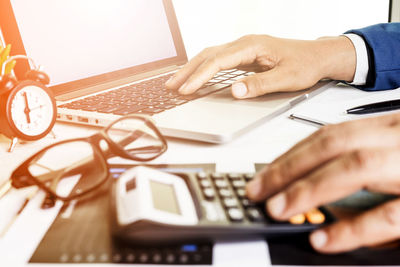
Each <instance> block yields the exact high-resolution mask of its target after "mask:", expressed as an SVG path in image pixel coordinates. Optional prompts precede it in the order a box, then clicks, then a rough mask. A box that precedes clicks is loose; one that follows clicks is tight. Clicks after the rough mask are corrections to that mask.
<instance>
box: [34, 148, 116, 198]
mask: <svg viewBox="0 0 400 267" xmlns="http://www.w3.org/2000/svg"><path fill="white" fill-rule="evenodd" d="M28 170H29V172H30V174H31V175H32V176H33V177H34V178H35V179H37V180H38V181H39V182H41V183H42V184H43V185H44V186H45V187H46V188H47V189H48V190H49V191H51V192H53V193H54V194H56V195H57V196H61V197H70V198H72V197H74V196H76V195H78V194H81V193H84V192H87V191H89V190H91V189H93V188H94V187H96V186H97V185H99V184H100V183H102V182H103V181H104V179H106V178H107V173H108V172H107V166H106V164H105V162H104V159H103V157H102V156H101V154H100V152H99V151H98V150H96V149H95V148H94V147H93V146H92V145H91V144H90V143H88V142H85V141H70V142H66V143H61V144H59V145H56V146H54V147H50V148H48V149H46V150H44V151H42V152H41V153H40V154H38V155H37V156H36V157H35V158H34V159H33V160H32V161H31V162H30V164H29V167H28Z"/></svg>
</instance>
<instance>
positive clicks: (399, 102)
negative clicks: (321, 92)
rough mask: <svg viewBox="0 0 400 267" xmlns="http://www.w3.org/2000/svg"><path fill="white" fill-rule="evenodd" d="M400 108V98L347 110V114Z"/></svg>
mask: <svg viewBox="0 0 400 267" xmlns="http://www.w3.org/2000/svg"><path fill="white" fill-rule="evenodd" d="M395 109H400V99H395V100H389V101H383V102H377V103H371V104H367V105H363V106H358V107H354V108H351V109H348V110H346V112H347V114H368V113H376V112H383V111H390V110H395Z"/></svg>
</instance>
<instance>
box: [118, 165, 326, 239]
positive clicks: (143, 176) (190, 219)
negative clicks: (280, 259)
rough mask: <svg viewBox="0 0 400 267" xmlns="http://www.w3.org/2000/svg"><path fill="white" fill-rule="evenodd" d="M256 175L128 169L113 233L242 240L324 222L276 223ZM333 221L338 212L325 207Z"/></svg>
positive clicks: (121, 180) (129, 236)
mask: <svg viewBox="0 0 400 267" xmlns="http://www.w3.org/2000/svg"><path fill="white" fill-rule="evenodd" d="M252 177H253V175H252V174H218V173H212V174H207V173H203V172H201V173H185V174H172V173H167V172H162V171H159V170H156V169H151V168H148V167H134V168H132V169H129V170H127V171H126V172H125V173H123V174H122V175H121V176H120V177H119V179H118V180H117V181H116V182H115V183H114V186H113V189H112V196H111V201H112V203H111V204H112V205H111V206H112V209H111V210H112V231H113V236H114V237H115V238H118V239H122V240H124V241H128V242H132V243H135V244H143V245H145V244H148V245H160V244H163V243H168V244H171V243H182V242H201V241H206V242H208V241H215V240H242V239H251V238H260V237H264V236H273V235H282V234H288V233H295V232H306V231H311V230H312V229H315V228H316V227H318V226H320V225H315V224H311V223H307V222H305V223H304V224H299V225H293V224H290V223H288V222H276V221H274V220H272V219H271V218H269V217H268V216H267V215H266V213H265V212H264V210H265V208H264V206H263V205H262V204H256V203H252V202H251V201H249V200H248V199H247V198H246V196H245V191H244V187H245V184H246V182H247V181H249V180H251V179H252ZM321 211H322V212H323V213H324V214H325V216H326V218H327V220H326V221H331V220H332V217H331V215H330V214H328V213H327V212H326V211H325V210H321Z"/></svg>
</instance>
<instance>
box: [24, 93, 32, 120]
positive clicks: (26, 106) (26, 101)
mask: <svg viewBox="0 0 400 267" xmlns="http://www.w3.org/2000/svg"><path fill="white" fill-rule="evenodd" d="M24 98H25V109H24V113H25V115H26V121H27V122H28V123H31V116H30V115H29V113H30V112H31V110H30V109H29V104H28V96H27V95H26V92H24Z"/></svg>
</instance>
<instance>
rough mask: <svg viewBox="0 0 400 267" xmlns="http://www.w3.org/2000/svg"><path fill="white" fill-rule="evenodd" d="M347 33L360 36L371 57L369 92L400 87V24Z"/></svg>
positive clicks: (370, 27)
mask: <svg viewBox="0 0 400 267" xmlns="http://www.w3.org/2000/svg"><path fill="white" fill-rule="evenodd" d="M346 33H355V34H358V35H360V36H361V37H362V38H363V39H364V41H365V43H366V45H367V50H368V57H369V73H368V77H367V83H366V85H365V86H356V87H358V88H360V89H363V90H367V91H375V90H387V89H394V88H398V87H400V23H384V24H376V25H372V26H369V27H366V28H362V29H358V30H350V31H348V32H346Z"/></svg>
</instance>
